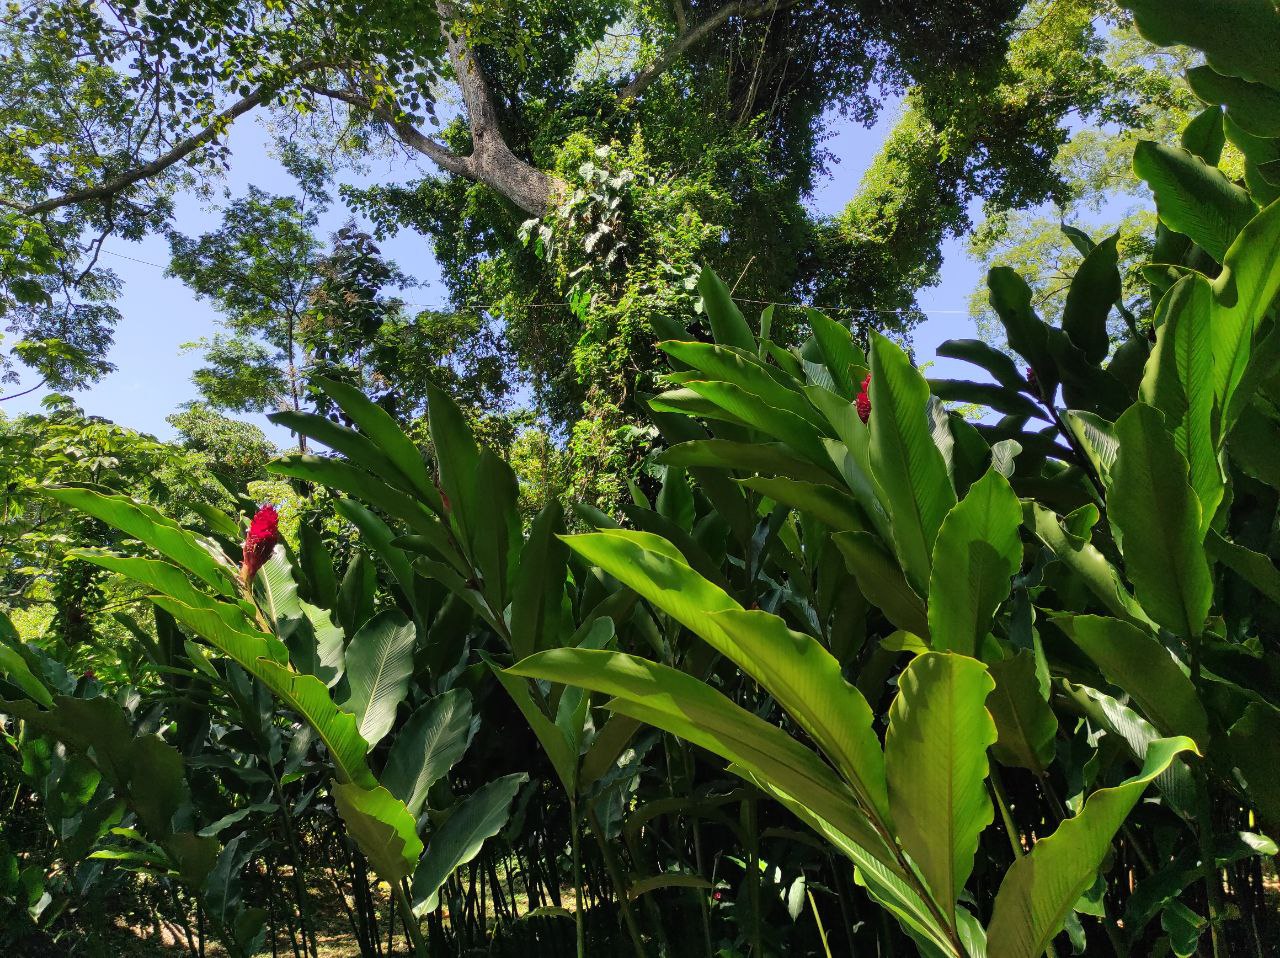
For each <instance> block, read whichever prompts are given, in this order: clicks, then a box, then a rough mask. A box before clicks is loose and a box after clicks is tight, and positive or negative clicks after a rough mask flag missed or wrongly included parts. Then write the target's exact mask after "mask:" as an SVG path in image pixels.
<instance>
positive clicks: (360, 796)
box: [333, 782, 422, 885]
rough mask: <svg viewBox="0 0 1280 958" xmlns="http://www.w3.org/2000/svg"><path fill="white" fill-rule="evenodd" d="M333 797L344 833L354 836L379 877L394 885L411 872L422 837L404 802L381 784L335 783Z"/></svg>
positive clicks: (417, 856) (418, 856) (416, 861)
mask: <svg viewBox="0 0 1280 958" xmlns="http://www.w3.org/2000/svg"><path fill="white" fill-rule="evenodd" d="M333 799H334V802H335V803H336V804H337V806H338V814H340V815H341V816H342V820H343V821H344V822H345V823H346V826H347V834H348V835H350V836H351V837H352V838H353V839H355V842H356V844H357V845H359V846H360V850H361V851H362V852H364V855H365V857H366V858H367V859H369V863H370V864H371V865H373V870H374V871H376V872H377V873H378V877H379V878H381V879H382V880H383V881H384V882H387V883H388V884H389V885H395V884H396V883H397V882H399V881H400V880H401V879H402V878H408V877H409V876H410V875H412V874H413V870H414V868H415V867H416V866H417V864H418V859H419V858H420V857H421V856H422V839H420V838H419V837H418V831H417V824H416V823H415V822H414V820H413V816H412V815H411V814H410V813H409V809H407V808H406V807H405V805H404V802H402V801H400V800H399V799H398V798H396V797H395V796H394V795H392V794H391V793H390V792H389V791H387V790H386V789H385V788H383V787H382V786H381V785H378V786H377V787H375V788H361V787H360V786H359V785H355V784H352V783H350V782H346V783H342V784H339V783H337V782H335V783H334V784H333Z"/></svg>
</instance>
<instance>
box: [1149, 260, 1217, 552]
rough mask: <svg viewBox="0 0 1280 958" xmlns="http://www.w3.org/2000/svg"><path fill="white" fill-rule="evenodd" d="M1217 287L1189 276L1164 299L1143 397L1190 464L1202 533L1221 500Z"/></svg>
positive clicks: (1197, 275) (1199, 277)
mask: <svg viewBox="0 0 1280 958" xmlns="http://www.w3.org/2000/svg"><path fill="white" fill-rule="evenodd" d="M1212 311H1213V288H1212V287H1211V286H1210V285H1209V281H1208V280H1206V279H1205V278H1204V277H1203V276H1200V275H1199V274H1194V275H1191V276H1186V277H1184V278H1183V279H1181V280H1179V281H1178V282H1177V283H1176V284H1175V285H1174V287H1173V288H1172V289H1171V290H1169V292H1167V293H1166V294H1165V295H1164V298H1163V300H1162V301H1161V303H1160V308H1159V312H1160V313H1161V314H1162V315H1163V317H1164V322H1163V323H1161V324H1160V326H1159V328H1158V329H1157V331H1156V346H1155V349H1154V350H1152V352H1151V355H1150V357H1149V358H1148V359H1147V367H1146V372H1145V374H1144V375H1143V380H1142V389H1141V396H1142V400H1143V402H1145V403H1147V404H1148V405H1151V406H1154V407H1156V408H1157V409H1159V410H1160V411H1161V412H1162V413H1163V414H1164V420H1165V424H1166V426H1167V427H1169V428H1170V429H1171V430H1172V432H1173V441H1174V445H1175V446H1176V447H1177V449H1178V451H1179V452H1180V453H1182V455H1183V457H1184V458H1185V459H1186V460H1187V463H1188V467H1189V469H1190V477H1191V486H1192V488H1194V489H1195V491H1196V495H1197V497H1198V498H1199V499H1200V508H1201V513H1200V533H1201V535H1203V534H1204V533H1205V532H1207V531H1208V527H1209V523H1210V522H1211V521H1212V520H1213V516H1214V513H1215V512H1217V511H1218V504H1219V503H1220V502H1221V501H1222V490H1223V480H1222V467H1221V466H1220V465H1219V463H1218V449H1219V447H1220V445H1221V443H1220V442H1219V441H1217V440H1216V439H1215V436H1214V385H1213V383H1214V378H1213V329H1212V322H1213V320H1212Z"/></svg>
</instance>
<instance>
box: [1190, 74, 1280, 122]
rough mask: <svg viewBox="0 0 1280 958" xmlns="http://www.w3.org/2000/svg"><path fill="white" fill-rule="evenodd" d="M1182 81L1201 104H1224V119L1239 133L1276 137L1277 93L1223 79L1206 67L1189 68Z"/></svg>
mask: <svg viewBox="0 0 1280 958" xmlns="http://www.w3.org/2000/svg"><path fill="white" fill-rule="evenodd" d="M1186 77H1187V83H1188V84H1190V86H1191V89H1192V91H1193V92H1194V93H1195V95H1196V96H1198V97H1199V98H1200V99H1202V100H1204V102H1205V103H1213V104H1218V103H1222V104H1225V105H1226V107H1227V116H1229V117H1230V118H1231V119H1232V121H1233V122H1235V123H1236V124H1237V125H1238V126H1239V127H1240V128H1241V129H1243V130H1245V131H1246V132H1248V133H1251V134H1253V135H1254V136H1265V137H1278V136H1280V90H1277V89H1273V88H1271V87H1268V86H1265V85H1263V84H1261V83H1250V82H1249V81H1248V80H1242V79H1240V78H1239V77H1233V76H1225V75H1223V74H1221V73H1219V72H1218V71H1216V70H1214V69H1213V68H1212V67H1207V66H1201V67H1192V68H1191V69H1190V70H1188V71H1187V73H1186Z"/></svg>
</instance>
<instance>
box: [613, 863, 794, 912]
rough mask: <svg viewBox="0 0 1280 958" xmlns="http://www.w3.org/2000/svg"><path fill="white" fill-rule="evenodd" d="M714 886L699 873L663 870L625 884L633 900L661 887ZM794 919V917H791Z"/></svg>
mask: <svg viewBox="0 0 1280 958" xmlns="http://www.w3.org/2000/svg"><path fill="white" fill-rule="evenodd" d="M713 887H714V886H713V885H712V884H711V882H709V881H707V879H705V878H703V877H702V876H701V875H694V874H693V873H691V872H663V873H662V874H661V875H648V876H646V877H644V878H641V879H639V880H637V881H633V882H631V883H630V884H629V885H628V886H627V898H629V899H630V900H631V901H635V900H636V899H637V898H639V897H640V896H641V895H647V894H648V893H649V892H651V891H659V890H660V889H663V888H693V889H697V890H699V891H710V890H711V889H712V888H713ZM792 920H793V921H794V918H793V919H792Z"/></svg>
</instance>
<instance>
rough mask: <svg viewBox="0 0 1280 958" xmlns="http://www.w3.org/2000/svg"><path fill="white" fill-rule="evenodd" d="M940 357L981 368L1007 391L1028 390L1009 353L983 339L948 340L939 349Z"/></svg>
mask: <svg viewBox="0 0 1280 958" xmlns="http://www.w3.org/2000/svg"><path fill="white" fill-rule="evenodd" d="M938 355H939V356H945V357H947V358H948V359H963V360H964V361H965V362H967V363H973V364H974V365H975V366H981V367H982V368H983V369H985V370H986V371H987V372H988V373H990V374H991V377H992V378H993V379H995V381H996V382H998V383H999V384H1000V385H1001V386H1004V387H1005V389H1012V390H1014V391H1017V390H1022V389H1026V388H1027V382H1026V380H1025V379H1023V377H1022V373H1020V372H1018V367H1017V366H1016V365H1014V362H1013V360H1012V359H1010V358H1009V355H1008V353H1004V352H1001V351H1000V350H998V349H996V348H995V347H994V346H992V345H990V344H989V343H984V342H983V341H982V340H981V339H948V340H947V341H946V342H945V343H943V344H942V345H940V346H939V347H938Z"/></svg>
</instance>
